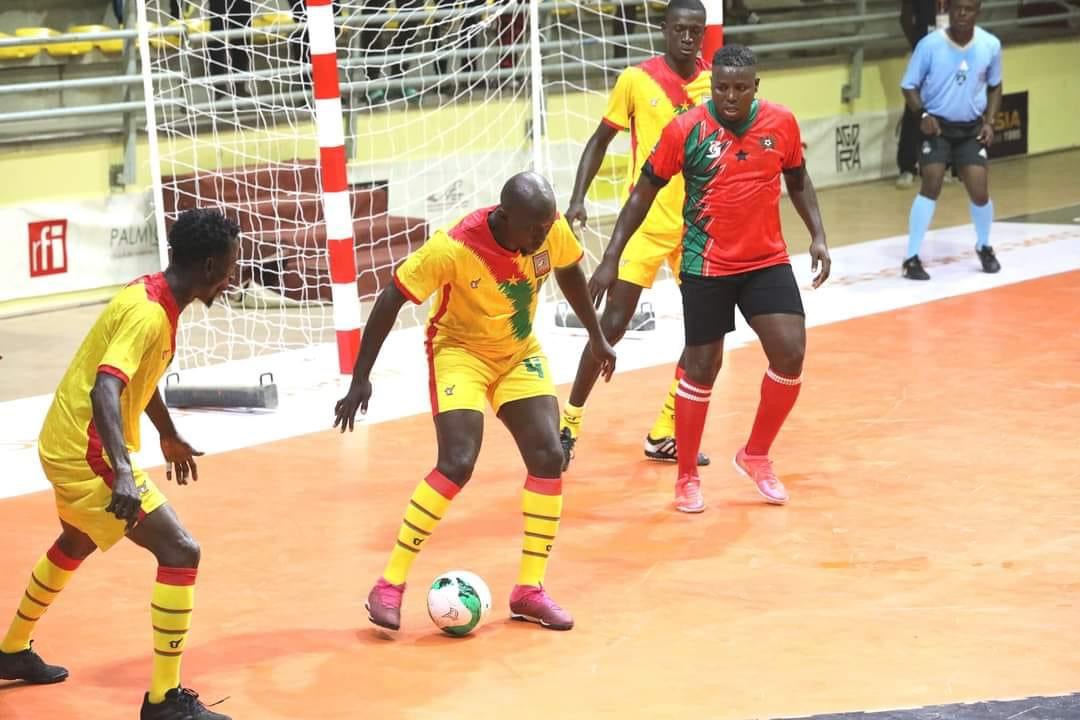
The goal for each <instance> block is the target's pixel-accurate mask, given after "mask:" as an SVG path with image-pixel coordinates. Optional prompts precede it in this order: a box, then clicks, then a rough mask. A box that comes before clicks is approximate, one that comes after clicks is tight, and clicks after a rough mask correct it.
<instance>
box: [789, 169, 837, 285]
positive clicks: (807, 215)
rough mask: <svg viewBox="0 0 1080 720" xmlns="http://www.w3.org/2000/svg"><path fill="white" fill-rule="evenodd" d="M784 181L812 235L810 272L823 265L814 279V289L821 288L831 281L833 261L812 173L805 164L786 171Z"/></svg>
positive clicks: (793, 203)
mask: <svg viewBox="0 0 1080 720" xmlns="http://www.w3.org/2000/svg"><path fill="white" fill-rule="evenodd" d="M784 180H785V182H786V183H787V189H788V197H790V198H791V204H792V205H794V206H795V210H796V212H798V213H799V217H801V218H802V221H803V224H804V225H806V229H807V231H808V232H809V233H810V270H811V271H812V272H818V264H819V263H820V264H821V272H818V274H817V275H816V276H815V277H814V287H815V288H816V287H820V286H821V283H823V282H825V281H826V280H828V279H829V271H830V270H831V269H832V259H831V258H830V257H829V246H828V244H827V243H826V242H825V227H824V225H823V224H822V222H821V208H820V207H818V200H817V192H815V191H814V183H813V181H811V180H810V173H808V172H806V165H805V164H803V165H800V166H799V167H797V168H794V169H793V170H785V171H784Z"/></svg>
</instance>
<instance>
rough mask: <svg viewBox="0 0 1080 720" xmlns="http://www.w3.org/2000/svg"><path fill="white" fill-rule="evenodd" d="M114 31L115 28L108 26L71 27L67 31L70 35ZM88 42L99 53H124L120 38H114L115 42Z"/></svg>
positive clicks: (122, 42)
mask: <svg viewBox="0 0 1080 720" xmlns="http://www.w3.org/2000/svg"><path fill="white" fill-rule="evenodd" d="M115 29H116V28H111V27H109V26H108V25H72V26H71V27H69V28H68V30H67V31H68V32H69V33H71V34H81V33H102V32H110V31H112V30H115ZM89 42H90V43H91V44H92V45H93V46H94V47H96V48H97V49H98V50H100V51H101V52H103V53H108V54H110V55H114V54H116V53H121V52H123V51H124V41H123V40H121V39H120V38H116V39H115V40H91V41H89Z"/></svg>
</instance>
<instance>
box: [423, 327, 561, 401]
mask: <svg viewBox="0 0 1080 720" xmlns="http://www.w3.org/2000/svg"><path fill="white" fill-rule="evenodd" d="M428 365H429V372H430V387H429V390H430V392H431V413H432V414H433V415H438V414H439V413H444V412H449V411H451V410H476V411H478V412H483V411H484V404H485V401H486V402H489V403H491V407H492V408H494V410H495V412H496V413H497V412H499V408H501V407H502V406H503V405H505V404H506V403H508V402H512V401H514V400H524V399H525V398H531V397H541V396H544V395H551V396H552V397H555V383H554V382H552V380H551V370H550V368H549V367H548V360H547V357H545V356H544V353H543V351H542V350H541V349H540V344H539V343H538V342H535V341H534V342H533V343H532V344H531V345H530V347H529V348H528V349H527V350H526V351H524V352H520V353H517V354H516V355H510V356H507V357H506V358H505V359H502V360H497V359H492V358H488V357H485V356H483V355H480V354H477V353H474V352H470V351H469V350H466V349H465V348H462V347H456V346H453V345H446V346H443V347H435V348H434V350H433V351H430V352H429V354H428Z"/></svg>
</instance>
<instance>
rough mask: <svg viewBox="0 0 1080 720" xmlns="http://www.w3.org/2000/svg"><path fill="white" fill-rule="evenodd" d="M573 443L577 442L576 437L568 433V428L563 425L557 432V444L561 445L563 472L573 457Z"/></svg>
mask: <svg viewBox="0 0 1080 720" xmlns="http://www.w3.org/2000/svg"><path fill="white" fill-rule="evenodd" d="M575 443H577V438H575V437H574V436H573V435H571V434H570V428H566V427H564V428H563V429H562V431H561V432H560V433H559V444H560V445H562V457H563V461H562V471H563V472H566V468H568V467H570V461H571V460H573V459H574V444H575Z"/></svg>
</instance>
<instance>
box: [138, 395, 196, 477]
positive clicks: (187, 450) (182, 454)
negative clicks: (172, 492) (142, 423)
mask: <svg viewBox="0 0 1080 720" xmlns="http://www.w3.org/2000/svg"><path fill="white" fill-rule="evenodd" d="M146 415H147V417H149V418H150V422H152V423H154V427H155V428H157V431H158V436H159V438H160V440H161V454H162V455H163V456H164V457H165V477H167V478H168V479H169V480H172V478H173V470H175V471H176V484H177V485H187V479H188V477H190V478H191V479H192V480H196V481H197V480H198V479H199V467H198V466H197V465H196V464H195V458H197V457H199V456H201V455H202V454H203V453H201V452H199V451H198V450H196V449H195V448H193V447H191V445H190V444H188V442H187V441H186V440H184V439H183V438H182V437H180V433H179V432H177V430H176V425H174V424H173V421H172V416H171V415H170V414H169V408H168V406H167V405H165V400H164V399H162V397H161V391H160V390H157V389H155V390H154V396H153V397H152V398H150V404H148V405H147V406H146Z"/></svg>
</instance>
